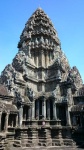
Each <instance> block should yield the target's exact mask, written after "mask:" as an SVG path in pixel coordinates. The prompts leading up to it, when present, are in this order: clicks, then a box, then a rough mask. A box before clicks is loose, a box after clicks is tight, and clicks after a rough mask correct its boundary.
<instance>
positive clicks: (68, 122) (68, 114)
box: [66, 106, 71, 126]
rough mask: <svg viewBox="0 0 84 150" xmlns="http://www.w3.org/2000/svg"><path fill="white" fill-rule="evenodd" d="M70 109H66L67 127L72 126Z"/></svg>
mask: <svg viewBox="0 0 84 150" xmlns="http://www.w3.org/2000/svg"><path fill="white" fill-rule="evenodd" d="M69 110H70V108H69V106H67V107H66V125H67V126H70V125H71V119H70V111H69Z"/></svg>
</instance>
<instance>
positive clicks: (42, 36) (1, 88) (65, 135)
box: [0, 8, 84, 150]
mask: <svg viewBox="0 0 84 150" xmlns="http://www.w3.org/2000/svg"><path fill="white" fill-rule="evenodd" d="M9 142H10V143H11V144H12V146H13V147H22V148H24V147H26V148H27V149H28V148H29V149H30V147H39V148H41V147H52V148H53V147H55V146H56V147H57V146H58V147H59V146H60V147H63V146H65V147H69V146H72V147H75V146H76V145H78V146H83V145H84V85H83V81H82V79H81V76H80V73H79V71H78V69H77V68H76V66H74V67H73V68H71V67H70V65H69V62H68V60H67V58H66V56H65V54H64V53H63V51H62V49H61V43H60V40H59V38H58V34H57V31H56V30H55V29H54V27H53V24H52V22H51V20H50V19H49V17H48V16H47V15H46V14H45V13H44V11H43V10H42V9H41V8H38V9H37V10H36V11H35V12H34V13H33V15H32V16H31V17H30V18H29V20H28V21H27V22H26V24H25V27H24V29H23V31H22V34H21V36H20V41H19V43H18V53H17V54H16V56H15V58H14V59H13V61H12V63H11V64H8V65H7V66H6V67H5V69H4V70H3V71H2V73H1V76H0V149H2V150H3V149H4V147H6V146H7V144H8V143H9Z"/></svg>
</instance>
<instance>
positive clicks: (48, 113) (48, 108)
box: [47, 100, 50, 120]
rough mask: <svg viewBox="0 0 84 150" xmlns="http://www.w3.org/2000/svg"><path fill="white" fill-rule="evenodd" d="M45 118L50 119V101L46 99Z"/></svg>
mask: <svg viewBox="0 0 84 150" xmlns="http://www.w3.org/2000/svg"><path fill="white" fill-rule="evenodd" d="M47 119H48V120H50V101H49V100H47Z"/></svg>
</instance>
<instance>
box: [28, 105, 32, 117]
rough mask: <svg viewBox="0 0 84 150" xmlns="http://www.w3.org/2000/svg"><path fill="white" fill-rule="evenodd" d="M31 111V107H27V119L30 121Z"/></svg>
mask: <svg viewBox="0 0 84 150" xmlns="http://www.w3.org/2000/svg"><path fill="white" fill-rule="evenodd" d="M31 109H32V107H31V106H29V109H28V119H31V117H32V116H31Z"/></svg>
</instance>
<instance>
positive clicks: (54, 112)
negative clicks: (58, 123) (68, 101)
mask: <svg viewBox="0 0 84 150" xmlns="http://www.w3.org/2000/svg"><path fill="white" fill-rule="evenodd" d="M53 120H57V111H56V103H55V100H54V101H53Z"/></svg>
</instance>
